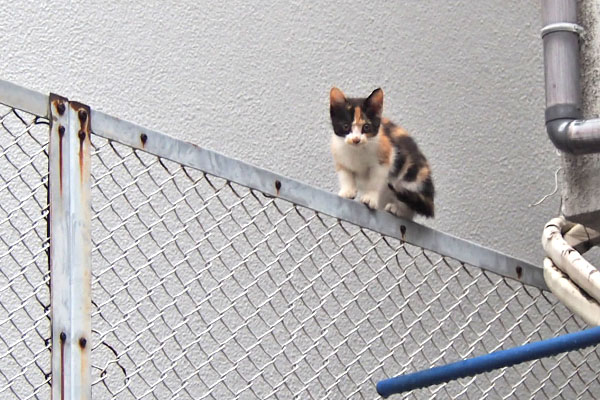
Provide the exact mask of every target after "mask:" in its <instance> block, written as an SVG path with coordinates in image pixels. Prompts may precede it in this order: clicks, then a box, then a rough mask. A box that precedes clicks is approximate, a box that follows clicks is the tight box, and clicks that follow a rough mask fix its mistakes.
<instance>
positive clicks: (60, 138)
mask: <svg viewBox="0 0 600 400" xmlns="http://www.w3.org/2000/svg"><path fill="white" fill-rule="evenodd" d="M64 137H65V127H64V126H62V125H60V126H59V127H58V164H59V165H58V175H59V183H60V194H61V196H62V192H63V138H64Z"/></svg>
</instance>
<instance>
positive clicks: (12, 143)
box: [0, 105, 50, 399]
mask: <svg viewBox="0 0 600 400" xmlns="http://www.w3.org/2000/svg"><path fill="white" fill-rule="evenodd" d="M47 145H48V121H47V120H45V119H40V118H37V117H35V116H32V115H31V114H27V113H25V112H22V111H17V110H15V109H12V108H9V107H5V106H2V105H0V397H2V398H18V399H30V398H37V397H41V398H49V397H50V385H49V382H50V343H49V338H50V310H49V305H50V290H49V271H48V243H49V242H48V232H47V223H46V218H47V215H48V200H47V193H48V191H47V188H48V154H47Z"/></svg>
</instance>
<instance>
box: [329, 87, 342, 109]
mask: <svg viewBox="0 0 600 400" xmlns="http://www.w3.org/2000/svg"><path fill="white" fill-rule="evenodd" d="M329 102H330V103H331V104H332V105H333V104H344V103H345V102H346V96H344V93H343V92H342V91H341V90H340V89H338V88H336V87H332V88H331V90H330V91H329Z"/></svg>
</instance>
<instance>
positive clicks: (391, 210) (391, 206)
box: [385, 203, 400, 215]
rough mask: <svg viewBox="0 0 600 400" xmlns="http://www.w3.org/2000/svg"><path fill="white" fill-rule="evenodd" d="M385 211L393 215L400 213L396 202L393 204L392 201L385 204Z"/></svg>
mask: <svg viewBox="0 0 600 400" xmlns="http://www.w3.org/2000/svg"><path fill="white" fill-rule="evenodd" d="M385 211H387V212H389V213H392V214H394V215H399V213H400V210H399V209H398V206H397V205H396V204H394V203H388V204H387V205H386V206H385Z"/></svg>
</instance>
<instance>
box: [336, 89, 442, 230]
mask: <svg viewBox="0 0 600 400" xmlns="http://www.w3.org/2000/svg"><path fill="white" fill-rule="evenodd" d="M329 101H330V109H329V112H330V114H331V123H332V125H333V135H332V137H331V152H332V153H333V159H334V161H335V169H336V171H337V174H338V178H339V181H340V191H339V195H340V196H342V197H347V198H354V197H356V196H357V195H360V201H361V202H363V203H364V204H366V205H367V206H368V207H369V208H372V209H385V210H386V211H389V212H391V213H393V214H395V215H398V216H400V217H403V218H407V219H412V217H413V216H414V213H417V214H421V215H424V216H426V217H433V216H434V205H433V197H434V192H435V190H434V187H433V180H432V177H431V169H430V167H429V163H428V162H427V159H426V158H425V156H424V155H423V153H421V151H420V150H419V148H418V146H417V144H416V143H415V141H414V140H413V139H412V138H411V137H410V136H409V135H408V133H407V132H406V131H405V130H404V129H402V128H401V127H399V126H397V125H395V124H394V123H392V122H391V121H389V120H388V119H387V118H382V117H381V112H382V110H383V90H381V89H375V90H374V91H373V93H371V95H370V96H369V97H367V98H366V99H364V98H346V96H345V95H344V93H342V91H341V90H339V89H338V88H335V87H334V88H332V89H331V92H330V93H329Z"/></svg>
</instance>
